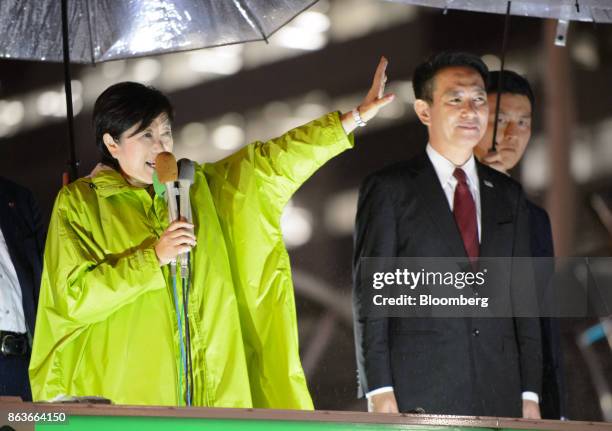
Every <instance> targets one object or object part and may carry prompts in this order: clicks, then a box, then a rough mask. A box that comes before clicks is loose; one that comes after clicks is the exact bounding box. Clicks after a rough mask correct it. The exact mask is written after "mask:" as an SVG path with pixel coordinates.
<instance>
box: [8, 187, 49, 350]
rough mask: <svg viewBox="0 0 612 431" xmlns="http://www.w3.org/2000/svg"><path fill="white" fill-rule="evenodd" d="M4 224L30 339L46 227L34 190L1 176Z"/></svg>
mask: <svg viewBox="0 0 612 431" xmlns="http://www.w3.org/2000/svg"><path fill="white" fill-rule="evenodd" d="M0 228H2V233H3V234H4V238H5V240H6V245H7V247H8V251H9V255H10V256H11V260H12V261H13V265H14V266H15V271H16V272H17V278H18V279H19V285H20V286H21V296H22V299H23V312H24V315H25V320H26V326H27V330H28V336H29V337H30V342H31V340H32V336H33V334H34V322H35V321H36V307H37V305H38V292H39V289H40V277H41V273H42V256H43V251H44V246H45V229H44V227H43V225H42V222H41V217H40V211H39V209H38V205H37V204H36V202H35V200H34V196H33V195H32V193H31V192H30V191H29V190H27V189H25V188H23V187H21V186H19V185H17V184H15V183H13V182H11V181H9V180H7V179H5V178H1V177H0Z"/></svg>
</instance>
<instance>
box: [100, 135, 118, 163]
mask: <svg viewBox="0 0 612 431" xmlns="http://www.w3.org/2000/svg"><path fill="white" fill-rule="evenodd" d="M102 141H103V142H104V145H105V146H106V149H107V150H108V152H109V153H110V155H111V156H112V157H113V158H114V159H116V158H117V152H118V151H119V143H118V142H117V141H115V139H114V138H113V137H112V136H111V135H110V133H105V134H104V135H102Z"/></svg>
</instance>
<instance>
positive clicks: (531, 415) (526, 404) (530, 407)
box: [523, 400, 542, 419]
mask: <svg viewBox="0 0 612 431" xmlns="http://www.w3.org/2000/svg"><path fill="white" fill-rule="evenodd" d="M523 417H524V418H525V419H542V416H541V415H540V405H539V404H538V403H536V402H535V401H531V400H523Z"/></svg>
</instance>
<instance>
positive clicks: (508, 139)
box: [475, 93, 531, 171]
mask: <svg viewBox="0 0 612 431" xmlns="http://www.w3.org/2000/svg"><path fill="white" fill-rule="evenodd" d="M488 99H489V106H490V108H491V109H490V112H489V126H488V127H487V132H486V133H485V135H484V137H483V138H482V140H481V141H480V142H479V143H478V146H477V147H476V149H475V153H476V155H477V156H478V157H479V158H482V157H484V156H486V155H487V153H489V151H490V150H491V147H492V144H493V127H494V122H495V103H496V99H497V93H490V94H489V95H488ZM529 138H531V102H530V101H529V98H528V97H527V96H523V95H522V94H510V93H504V94H502V96H501V99H500V101H499V118H498V120H497V134H496V135H495V142H496V145H495V149H496V151H497V153H498V154H499V156H500V159H501V163H502V165H503V167H504V170H506V171H508V170H510V169H512V168H513V167H514V166H516V164H517V163H518V162H519V161H520V160H521V157H523V153H524V152H525V149H526V148H527V144H528V143H529Z"/></svg>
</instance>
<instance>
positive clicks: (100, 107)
mask: <svg viewBox="0 0 612 431" xmlns="http://www.w3.org/2000/svg"><path fill="white" fill-rule="evenodd" d="M162 113H166V115H168V119H169V120H170V122H172V120H173V119H174V109H173V108H172V104H171V103H170V100H168V98H167V97H166V96H165V95H164V94H163V93H162V92H161V91H159V90H157V89H156V88H154V87H150V86H146V85H143V84H140V83H138V82H129V81H128V82H120V83H118V84H114V85H111V86H110V87H108V88H107V89H106V90H104V91H103V92H102V94H100V96H98V99H97V100H96V103H95V105H94V110H93V125H94V130H95V134H96V145H97V146H98V150H99V151H100V155H101V160H100V161H101V162H102V163H104V164H106V165H109V166H112V167H114V168H115V169H118V168H119V164H118V163H117V160H115V159H114V158H113V157H112V156H111V154H110V153H109V152H108V149H107V148H106V145H104V140H103V139H102V137H103V136H104V134H105V133H108V134H110V135H111V136H112V137H113V139H114V140H115V141H118V140H119V136H121V134H122V133H123V132H125V131H126V130H128V129H129V128H130V127H133V126H134V125H135V124H138V125H139V126H138V130H137V131H136V133H139V132H142V131H143V130H144V129H146V128H147V127H149V125H150V124H151V123H152V122H153V120H154V119H155V118H157V116H159V115H160V114H162Z"/></svg>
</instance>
